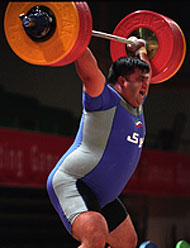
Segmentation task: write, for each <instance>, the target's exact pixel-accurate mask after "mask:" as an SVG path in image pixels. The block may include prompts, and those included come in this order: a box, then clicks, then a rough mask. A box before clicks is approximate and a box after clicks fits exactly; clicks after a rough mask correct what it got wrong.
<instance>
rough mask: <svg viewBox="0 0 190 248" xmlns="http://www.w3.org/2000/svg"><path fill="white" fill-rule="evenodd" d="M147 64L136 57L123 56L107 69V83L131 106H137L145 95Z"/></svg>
mask: <svg viewBox="0 0 190 248" xmlns="http://www.w3.org/2000/svg"><path fill="white" fill-rule="evenodd" d="M150 79H151V75H150V68H149V65H148V64H147V63H146V62H145V61H143V60H140V59H138V58H133V57H123V58H119V59H118V60H117V61H115V62H114V63H113V64H112V65H111V67H110V70H109V75H108V83H109V84H111V85H112V86H113V88H115V89H116V90H117V91H118V92H119V94H120V95H121V96H123V97H124V98H125V99H126V101H127V102H129V103H130V104H131V105H132V106H133V107H138V106H139V105H140V104H142V102H143V98H144V97H146V96H147V94H148V89H149V84H150Z"/></svg>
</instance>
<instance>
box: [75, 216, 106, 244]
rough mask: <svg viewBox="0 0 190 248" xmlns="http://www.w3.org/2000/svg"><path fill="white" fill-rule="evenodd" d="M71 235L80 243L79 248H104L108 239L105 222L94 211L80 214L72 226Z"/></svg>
mask: <svg viewBox="0 0 190 248" xmlns="http://www.w3.org/2000/svg"><path fill="white" fill-rule="evenodd" d="M72 235H73V237H74V238H75V239H77V240H78V241H80V242H81V245H80V246H79V247H80V248H104V247H105V244H106V241H107V238H108V226H107V223H106V220H105V218H104V217H103V216H102V215H101V214H100V213H98V212H95V211H87V212H84V213H81V214H80V215H79V216H77V218H76V219H75V221H74V223H73V225H72Z"/></svg>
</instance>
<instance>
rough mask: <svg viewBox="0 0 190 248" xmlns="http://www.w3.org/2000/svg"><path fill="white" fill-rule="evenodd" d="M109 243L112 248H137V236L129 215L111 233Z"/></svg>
mask: <svg viewBox="0 0 190 248" xmlns="http://www.w3.org/2000/svg"><path fill="white" fill-rule="evenodd" d="M107 243H108V244H109V245H110V246H111V248H126V247H127V248H135V247H136V246H137V234H136V231H135V229H134V226H133V223H132V221H131V218H130V216H129V215H128V216H127V217H126V219H125V220H124V221H123V222H122V223H121V224H120V225H119V226H118V227H116V228H115V229H114V230H113V231H112V232H110V233H109V236H108V241H107Z"/></svg>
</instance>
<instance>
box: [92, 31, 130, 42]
mask: <svg viewBox="0 0 190 248" xmlns="http://www.w3.org/2000/svg"><path fill="white" fill-rule="evenodd" d="M92 36H94V37H99V38H104V39H108V40H113V41H118V42H122V43H125V44H134V42H133V41H131V40H128V39H126V38H124V37H120V36H117V35H113V34H108V33H104V32H100V31H95V30H92Z"/></svg>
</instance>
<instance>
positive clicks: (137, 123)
mask: <svg viewBox="0 0 190 248" xmlns="http://www.w3.org/2000/svg"><path fill="white" fill-rule="evenodd" d="M135 124H136V128H139V127H142V121H140V120H139V119H137V120H136V122H135Z"/></svg>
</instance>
